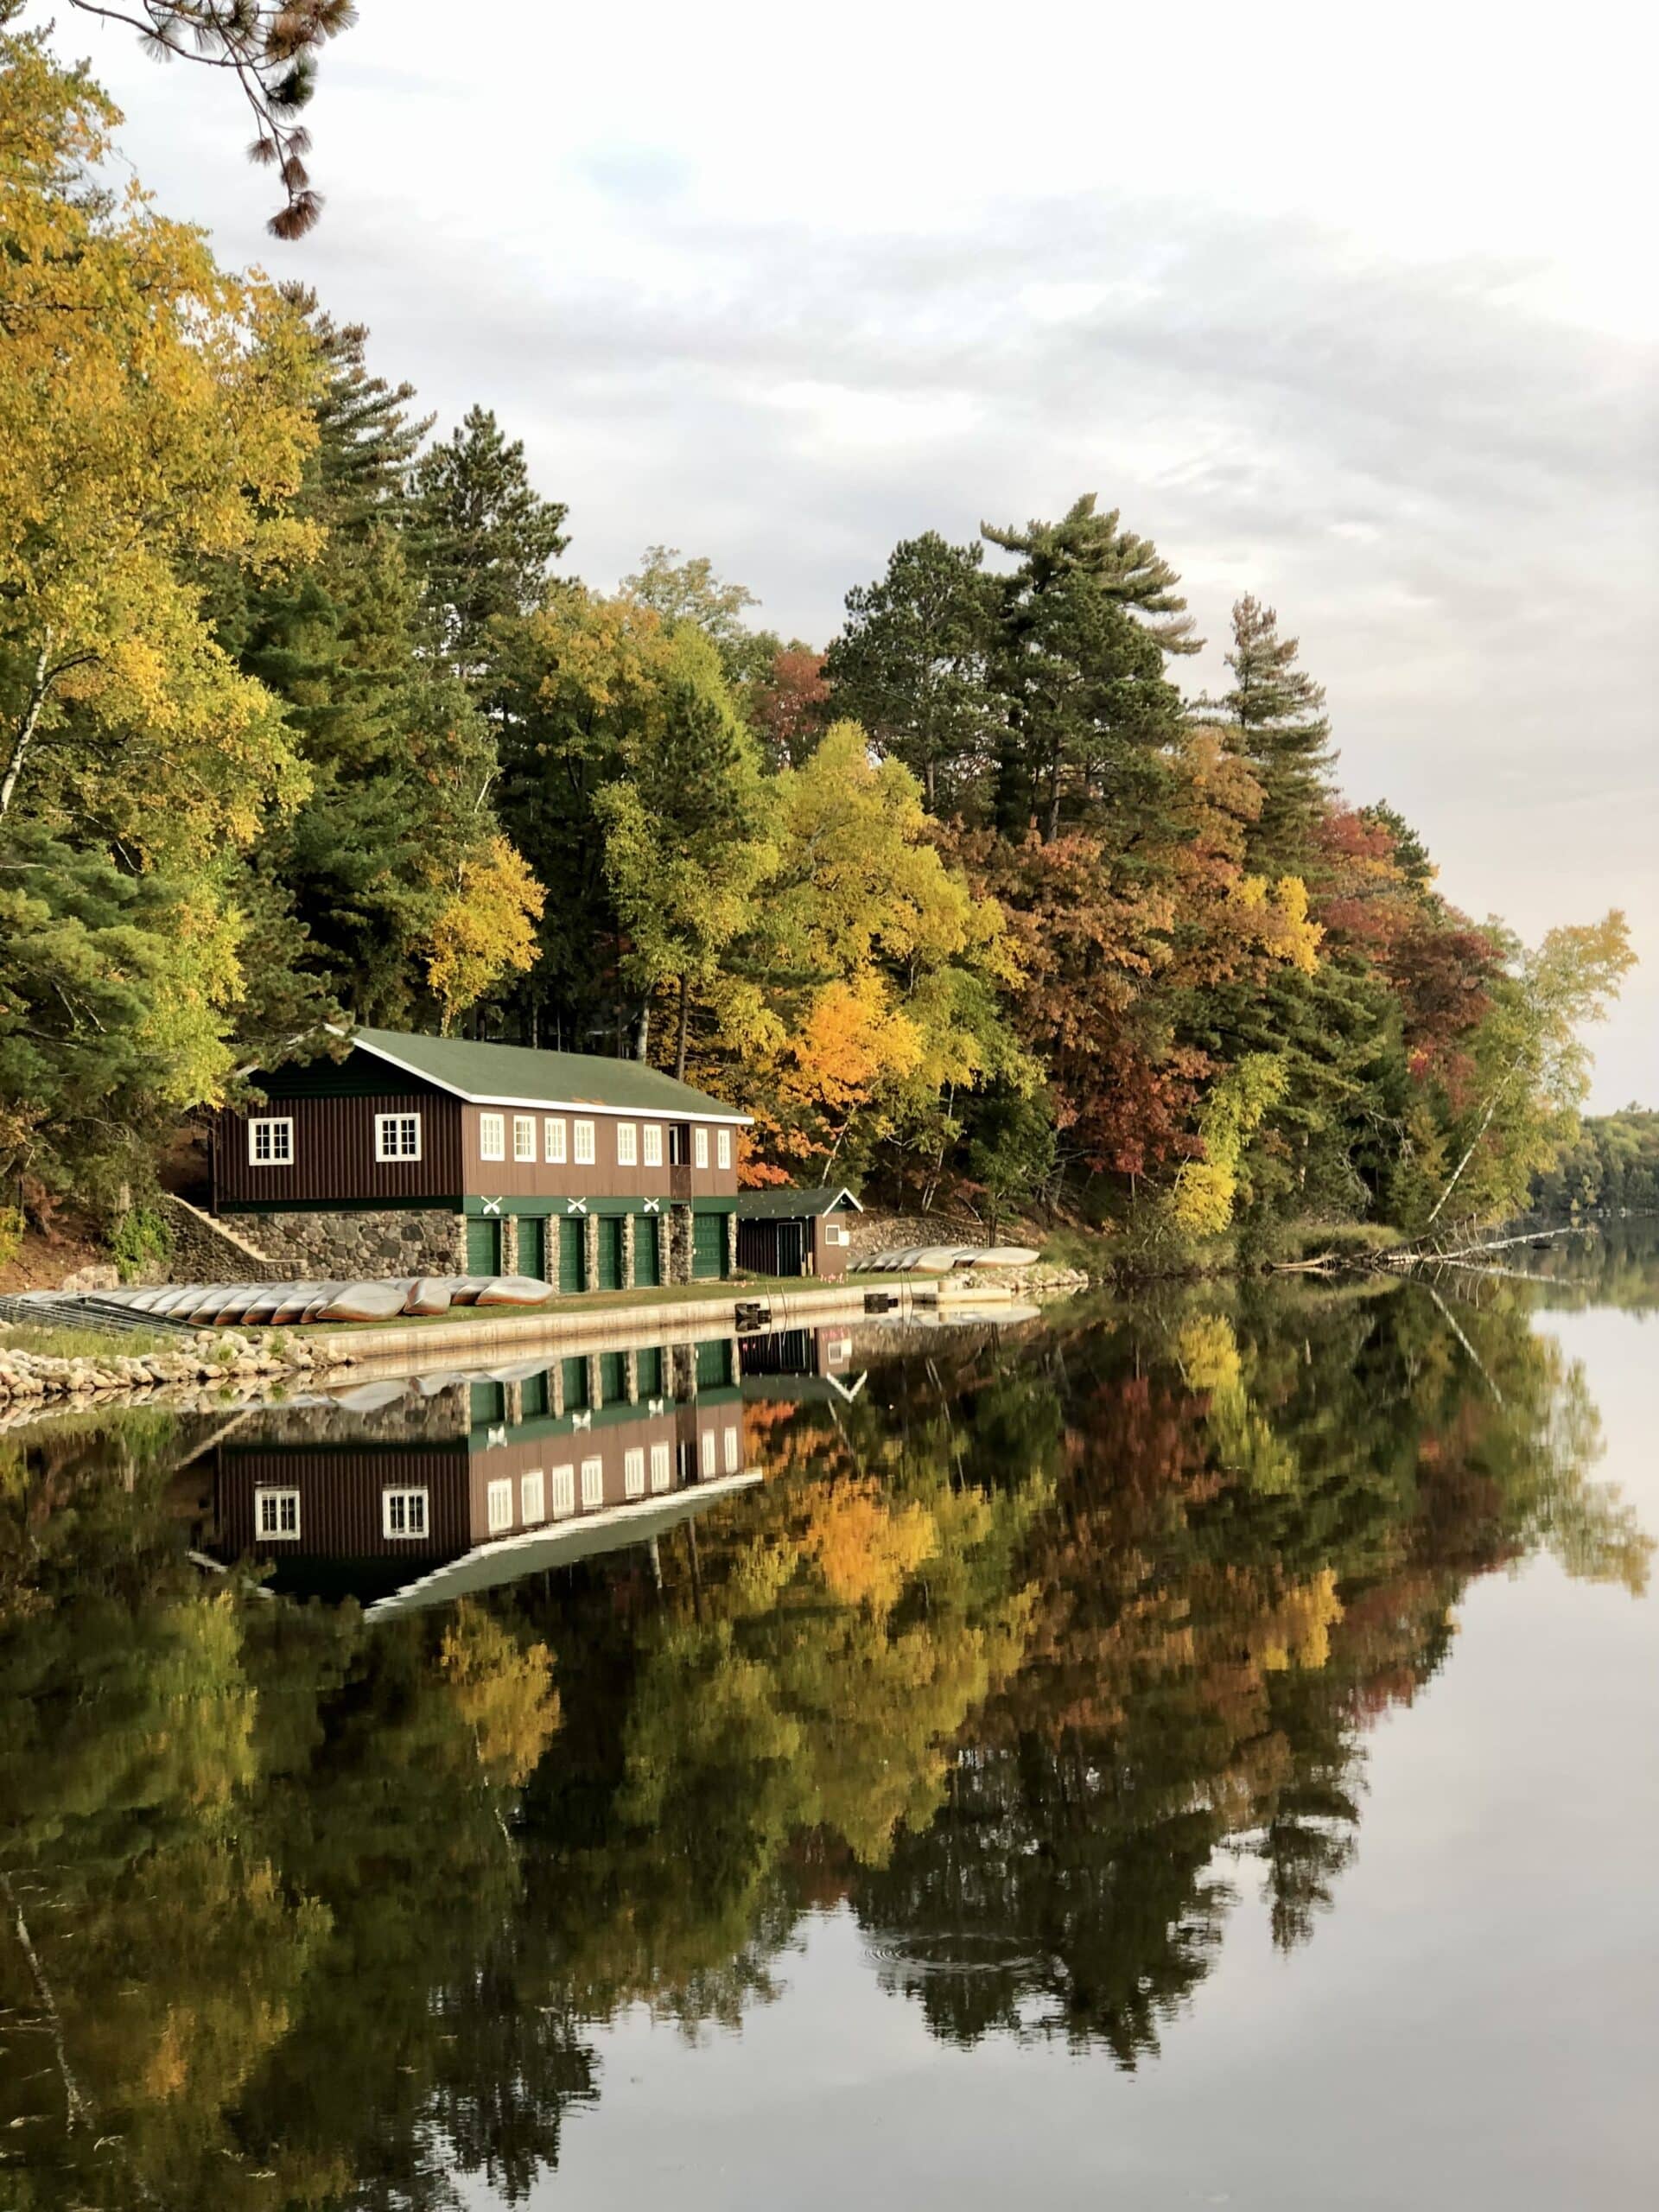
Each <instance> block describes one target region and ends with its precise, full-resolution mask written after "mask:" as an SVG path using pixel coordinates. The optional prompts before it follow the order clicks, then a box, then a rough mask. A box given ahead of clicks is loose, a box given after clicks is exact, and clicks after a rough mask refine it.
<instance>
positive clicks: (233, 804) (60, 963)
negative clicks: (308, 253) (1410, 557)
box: [0, 0, 1630, 1237]
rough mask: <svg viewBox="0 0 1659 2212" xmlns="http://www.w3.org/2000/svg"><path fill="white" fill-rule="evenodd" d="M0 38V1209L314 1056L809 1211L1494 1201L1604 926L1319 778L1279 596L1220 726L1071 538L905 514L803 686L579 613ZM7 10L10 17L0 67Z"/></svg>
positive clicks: (1106, 555) (465, 490)
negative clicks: (395, 1054)
mask: <svg viewBox="0 0 1659 2212" xmlns="http://www.w3.org/2000/svg"><path fill="white" fill-rule="evenodd" d="M15 18H16V7H15V6H12V5H10V4H7V0H0V227H3V233H4V240H5V248H6V250H5V252H4V254H3V255H0V331H3V346H0V412H3V416H4V420H5V423H6V439H5V443H4V450H3V453H0V1177H3V1178H4V1179H5V1180H6V1182H7V1184H8V1185H10V1186H14V1187H15V1186H16V1185H18V1184H19V1182H20V1181H21V1184H22V1191H23V1193H24V1196H25V1198H26V1199H27V1201H28V1202H29V1204H31V1205H34V1206H35V1207H36V1208H37V1209H38V1210H41V1211H49V1210H50V1207H51V1205H52V1204H53V1202H54V1198H61V1197H62V1196H64V1195H65V1194H71V1195H73V1197H75V1198H78V1199H79V1200H80V1201H81V1202H83V1203H85V1204H87V1205H92V1206H93V1207H94V1208H101V1209H105V1210H110V1209H115V1208H118V1207H119V1206H120V1205H123V1204H124V1203H126V1202H127V1200H128V1199H129V1198H130V1196H131V1195H132V1194H133V1193H135V1192H137V1193H139V1194H142V1192H143V1188H144V1186H145V1185H146V1184H147V1183H148V1182H149V1180H150V1179H152V1178H153V1175H154V1173H155V1162H156V1158H157V1155H158V1152H159V1151H160V1149H161V1148H162V1147H163V1146H164V1145H165V1144H166V1142H167V1141H168V1138H169V1136H170V1135H171V1134H172V1132H173V1131H174V1130H175V1128H176V1127H177V1124H178V1123H179V1122H180V1120H181V1118H182V1117H185V1116H188V1115H189V1114H190V1113H191V1112H192V1111H193V1110H194V1109H199V1108H201V1107H203V1106H205V1105H209V1104H212V1103H215V1102H217V1101H219V1100H221V1099H222V1098H224V1097H225V1096H227V1095H233V1094H234V1090H235V1085H236V1082H237V1073H236V1071H238V1068H243V1067H245V1066H248V1065H253V1064H257V1062H259V1061H260V1060H262V1059H264V1060H269V1059H270V1058H271V1057H273V1056H276V1055H283V1054H289V1055H292V1054H301V1055H303V1054H307V1053H312V1052H317V1051H320V1050H327V1049H330V1044H331V1040H330V1030H329V1025H330V1024H338V1023H340V1021H341V1020H346V1019H348V1018H356V1019H359V1020H365V1021H371V1022H375V1023H379V1024H383V1025H386V1026H390V1027H416V1028H445V1029H452V1030H453V1029H461V1030H463V1031H465V1032H467V1033H472V1034H476V1035H479V1036H484V1037H497V1038H503V1039H521V1040H524V1041H528V1042H531V1043H537V1044H541V1045H543V1046H560V1047H564V1048H569V1049H577V1050H582V1051H586V1052H617V1053H632V1054H638V1055H640V1056H643V1057H647V1058H651V1059H652V1060H653V1061H654V1062H656V1063H657V1064H658V1065H660V1066H663V1067H664V1068H666V1069H669V1070H670V1071H674V1072H678V1073H683V1074H684V1075H686V1076H687V1077H689V1078H690V1079H691V1080H693V1081H695V1082H696V1083H698V1084H702V1085H703V1086H704V1087H706V1088H708V1089H709V1090H712V1091H714V1092H715V1093H716V1094H717V1095H719V1096H721V1097H724V1098H727V1099H729V1100H730V1101H732V1102H733V1103H734V1104H736V1105H738V1106H740V1107H741V1108H742V1109H746V1110H747V1111H748V1112H750V1113H752V1114H753V1116H754V1117H755V1128H754V1133H753V1143H752V1144H751V1145H750V1146H749V1147H747V1154H746V1157H745V1159H744V1161H743V1171H744V1174H745V1178H746V1179H747V1180H748V1181H750V1182H764V1181H766V1180H768V1179H784V1178H791V1179H801V1180H806V1179H821V1178H823V1177H824V1176H827V1175H832V1174H833V1175H834V1176H836V1177H837V1178H842V1177H845V1178H848V1179H852V1180H854V1181H855V1182H859V1181H869V1182H871V1183H872V1184H873V1185H874V1186H876V1187H878V1188H885V1189H886V1190H887V1192H889V1193H890V1194H892V1195H893V1196H895V1197H901V1198H905V1199H906V1200H909V1201H914V1200H917V1199H920V1200H922V1201H925V1202H926V1201H932V1200H935V1199H938V1200H941V1201H944V1200H950V1201H956V1202H963V1203H967V1204H969V1205H973V1206H975V1207H976V1208H977V1209H978V1210H979V1211H981V1212H982V1214H984V1215H987V1216H988V1217H990V1218H991V1219H992V1220H993V1221H995V1218H996V1217H998V1216H999V1215H1001V1214H1002V1213H1005V1212H1007V1211H1017V1210H1020V1209H1026V1208H1030V1207H1033V1206H1036V1205H1048V1206H1052V1207H1056V1208H1058V1209H1059V1210H1061V1211H1066V1212H1069V1213H1070V1214H1071V1215H1073V1216H1074V1217H1080V1218H1083V1219H1085V1220H1087V1221H1090V1222H1093V1223H1112V1222H1116V1221H1121V1220H1122V1219H1125V1218H1129V1219H1132V1220H1135V1221H1136V1222H1138V1223H1146V1224H1153V1225H1155V1226H1157V1227H1158V1228H1160V1230H1163V1231H1167V1232H1169V1233H1172V1234H1178V1235H1180V1236H1191V1237H1207V1236H1214V1235H1217V1233H1219V1232H1221V1231H1223V1230H1227V1229H1229V1228H1230V1226H1234V1225H1236V1226H1238V1227H1241V1228H1245V1229H1249V1228H1251V1227H1253V1226H1257V1225H1261V1224H1272V1223H1274V1222H1277V1221H1281V1220H1287V1221H1293V1222H1314V1223H1323V1222H1332V1221H1344V1220H1350V1219H1355V1218H1366V1217H1370V1218H1374V1219H1377V1220H1381V1221H1383V1222H1387V1223H1389V1224H1396V1225H1398V1226H1399V1227H1401V1228H1402V1229H1405V1230H1421V1229H1422V1228H1424V1227H1426V1226H1427V1225H1429V1224H1431V1223H1433V1224H1436V1225H1438V1226H1444V1225H1447V1224H1451V1223H1452V1222H1457V1221H1467V1220H1478V1219H1485V1218H1492V1217H1499V1216H1502V1215H1504V1214H1506V1213H1510V1212H1512V1211H1516V1209H1517V1208H1518V1207H1519V1206H1520V1205H1522V1204H1523V1203H1524V1201H1525V1198H1526V1196H1527V1193H1528V1191H1529V1185H1530V1183H1531V1180H1532V1179H1533V1177H1534V1175H1535V1173H1539V1172H1541V1171H1542V1170H1544V1169H1545V1168H1547V1167H1548V1166H1549V1164H1550V1162H1551V1161H1552V1160H1553V1159H1554V1155H1555V1153H1556V1149H1557V1147H1559V1145H1560V1143H1561V1142H1562V1141H1564V1140H1565V1139H1566V1138H1567V1137H1568V1136H1570V1135H1571V1133H1572V1130H1573V1106H1574V1104H1575V1103H1576V1101H1577V1099H1578V1097H1579V1096H1580V1093H1581V1091H1582V1088H1583V1083H1584V1077H1585V1065H1586V1064H1585V1058H1584V1054H1583V1052H1582V1049H1581V1047H1580V1044H1579V1042H1578V1025H1579V1024H1580V1022H1582V1021H1583V1020H1586V1019H1587V1018H1590V1017H1592V1016H1593V1015H1594V1014H1597V1013H1598V1012H1599V1011H1601V1010H1602V1009H1603V1007H1605V1004H1606V1002H1607V1001H1608V998H1609V996H1610V995H1611V993H1612V992H1613V991H1614V990H1615V989H1616V988H1617V986H1618V980H1619V978H1620V976H1621V975H1622V973H1623V971H1624V968H1625V967H1626V966H1627V965H1628V963H1629V960H1630V953H1629V949H1628V944H1627V941H1626V937H1625V932H1624V924H1623V921H1622V918H1620V917H1619V916H1618V914H1617V913H1615V914H1611V915H1609V916H1608V917H1607V918H1605V919H1604V920H1602V921H1599V922H1597V923H1593V924H1591V925H1585V926H1580V927H1572V928H1562V929H1558V930H1555V931H1552V932H1551V933H1550V934H1549V935H1548V937H1547V938H1545V939H1544V941H1543V942H1542V944H1541V945H1539V946H1537V947H1536V948H1535V949H1532V950H1529V949H1527V948H1525V947H1523V946H1522V944H1519V943H1518V942H1517V941H1516V939H1515V938H1513V937H1512V936H1511V935H1510V933H1509V932H1508V931H1506V930H1505V929H1504V928H1503V926H1502V925H1499V924H1497V923H1496V922H1491V921H1486V922H1482V923H1479V924H1477V923H1475V922H1473V921H1471V919H1470V918H1467V917H1466V916H1465V915H1464V914H1462V913H1461V912H1459V910H1458V909H1457V907H1456V906H1454V905H1452V903H1451V902H1450V900H1449V899H1447V897H1446V894H1445V893H1443V891H1442V890H1441V889H1440V886H1439V884H1438V882H1437V880H1436V876H1435V871H1434V868H1433V864H1432V862H1431V861H1430V859H1429V856H1428V855H1427V852H1426V850H1425V849H1424V847H1423V844H1422V843H1421V840H1420V839H1419V837H1418V836H1417V835H1416V834H1415V833H1414V830H1413V829H1412V828H1411V827H1410V825H1409V824H1408V823H1406V822H1405V821H1403V820H1402V818H1401V817H1400V816H1399V815H1398V814H1397V813H1395V811H1394V810H1392V809H1390V808H1389V807H1388V806H1387V805H1383V804H1352V803H1351V802H1350V801H1349V800H1348V799H1347V798H1344V797H1343V796H1342V794H1341V793H1340V792H1339V791H1338V787H1337V785H1336V783H1335V780H1334V764H1335V759H1336V753H1335V747H1334V743H1333V739H1332V729H1331V727H1330V722H1329V720H1328V717H1327V715H1326V713H1325V702H1324V696H1323V693H1322V691H1321V690H1320V688H1319V684H1318V683H1316V682H1315V681H1314V679H1313V677H1312V676H1311V675H1310V674H1309V673H1308V672H1306V671H1305V670H1304V669H1303V668H1302V667H1301V665H1300V660H1299V657H1298V651H1297V646H1296V644H1295V641H1294V639H1291V638H1290V637H1288V636H1287V635H1286V634H1285V633H1284V632H1283V631H1282V630H1281V626H1280V624H1279V622H1278V619H1277V617H1276V615H1275V613H1274V611H1273V610H1272V609H1271V608H1269V607H1266V606H1264V605H1262V604H1261V603H1260V602H1259V601H1257V600H1255V598H1253V597H1249V596H1247V597H1245V598H1243V599H1242V600H1240V601H1239V602H1238V604H1237V605H1236V607H1235V608H1234V609H1233V612H1232V627H1231V638H1230V646H1229V650H1228V652H1227V656H1226V661H1227V666H1228V669H1229V671H1230V677H1229V681H1228V683H1227V684H1226V686H1225V687H1224V689H1222V690H1220V691H1219V693H1218V695H1217V696H1195V695H1194V693H1193V691H1192V688H1191V687H1190V686H1186V685H1184V684H1183V682H1182V676H1183V672H1184V671H1187V670H1189V669H1190V666H1191V660H1190V657H1191V656H1192V653H1194V652H1196V651H1197V650H1198V646H1199V643H1200V640H1199V639H1198V635H1197V633H1196V631H1195V627H1194V618H1193V616H1192V613H1191V611H1190V610H1189V608H1188V607H1187V605H1186V602H1185V597H1184V595H1183V593H1182V590H1181V587H1180V580H1179V575H1177V573H1176V571H1175V569H1173V566H1172V565H1171V563H1170V562H1169V560H1168V559H1167V558H1166V556H1164V555H1163V554H1162V553H1161V552H1160V550H1158V548H1157V547H1156V546H1155V545H1154V543H1152V542H1151V541H1150V540H1149V539H1147V538H1146V537H1141V536H1139V535H1137V534H1136V531H1135V529H1134V528H1133V527H1132V526H1131V525H1130V524H1128V523H1126V522H1124V521H1123V520H1122V518H1121V517H1120V516H1119V515H1118V514H1117V513H1116V512H1108V511H1106V510H1104V509H1103V508H1102V507H1101V506H1099V505H1097V503H1096V500H1095V499H1094V498H1092V497H1084V498H1081V499H1077V501H1076V502H1075V503H1074V504H1073V505H1071V508H1070V509H1069V510H1068V511H1067V512H1065V513H1064V514H1063V515H1061V516H1059V517H1058V518H1055V519H1051V520H1039V521H1033V522H1030V523H1027V524H1020V525H1010V526H1007V527H1002V526H1000V525H997V524H987V525H986V526H985V527H984V529H983V530H982V534H981V535H980V536H979V537H976V538H975V539H973V540H972V541H971V542H969V543H950V541H949V540H948V539H947V538H946V537H943V536H941V535H939V534H938V533H936V532H933V531H925V532H924V533H923V534H921V535H920V536H918V537H914V538H912V539H909V540H906V542H905V543H901V544H900V545H899V546H897V547H896V548H895V549H894V550H893V553H892V555H891V556H890V558H889V559H888V561H887V565H886V568H885V569H884V571H883V573H882V574H881V575H880V576H878V577H877V578H875V579H874V581H872V582H868V583H866V584H861V585H859V586H857V587H856V588H854V589H852V590H850V591H849V594H848V595H847V601H846V617H845V621H844V624H843V626H842V629H841V631H840V632H839V634H838V635H836V637H835V638H834V639H831V640H830V641H829V643H828V645H827V648H826V649H825V650H823V651H820V650H818V649H817V647H816V646H815V645H809V644H807V643H805V642H804V641H802V640H799V639H783V638H780V637H779V636H776V635H774V634H772V633H771V632H766V631H765V630H762V629H760V628H757V627H756V626H753V623H752V622H751V620H749V616H750V613H751V611H752V609H753V607H754V606H755V605H756V602H755V601H753V599H752V597H751V595H750V594H749V593H748V592H747V591H746V590H745V589H743V588H741V586H737V585H734V584H732V583H729V582H723V581H722V580H721V577H720V576H719V575H717V574H716V573H715V570H714V568H713V567H712V565H711V563H709V560H708V559H707V558H705V557H702V556H694V557H682V556H681V555H680V554H679V553H678V552H677V551H676V550H674V549H671V548H668V547H665V546H660V545H659V546H655V547H652V548H651V549H649V550H648V551H647V553H646V556H645V558H644V560H643V561H642V563H641V565H640V567H639V570H638V571H637V573H636V574H634V575H632V576H630V577H628V578H627V579H626V580H625V581H624V582H623V583H622V584H621V585H620V587H619V588H617V589H616V590H614V591H610V592H607V591H603V590H601V589H598V588H594V587H593V586H591V585H588V584H587V583H584V582H582V581H580V580H579V579H578V578H577V577H576V576H575V575H574V574H572V573H570V572H569V569H568V567H560V566H559V565H558V564H560V563H563V562H565V561H566V556H567V555H568V553H569V549H570V546H571V544H572V543H573V541H574V525H573V524H572V523H571V521H570V518H569V517H568V516H567V513H566V510H565V507H564V505H563V504H562V503H561V502H560V501H559V500H558V499H557V498H556V497H555V496H553V493H554V492H555V491H556V487H548V488H546V489H543V488H539V487H537V486H535V485H534V484H533V483H532V482H531V478H530V474H529V471H528V469H527V467H526V462H525V457H524V450H523V448H522V445H521V444H520V443H519V442H517V441H516V440H514V439H513V438H512V435H510V431H511V426H510V425H509V426H507V427H506V428H505V429H504V428H503V427H502V426H501V425H500V424H499V423H497V421H496V419H495V417H494V416H493V414H492V413H491V412H490V411H489V410H487V409H486V408H483V407H475V408H474V409H473V410H471V411H469V412H468V413H467V416H466V417H465V419H464V420H463V421H462V422H461V423H460V424H459V426H457V427H454V428H453V429H450V430H448V434H447V435H438V434H437V432H436V429H435V424H434V422H433V419H432V418H431V417H430V416H425V415H423V414H422V413H421V411H420V409H419V404H418V401H417V399H416V395H415V393H414V391H412V389H411V388H410V386H409V385H406V384H393V383H390V382H388V381H387V380H385V378H381V377H380V376H378V375H376V374H375V373H374V372H372V370H371V368H370V367H369V365H368V360H367V353H366V334H365V331H364V330H363V329H362V328H360V327H358V326H355V325H353V324H349V323H346V322H341V321H336V320H335V319H334V316H333V315H330V314H329V313H327V312H326V311H325V310H324V309H323V308H321V307H320V306H319V305H318V303H317V302H315V299H313V298H311V297H310V296H308V295H306V294H305V293H303V292H302V291H300V290H298V289H295V288H292V287H286V288H284V287H277V286H273V285H272V284H270V283H267V282H266V281H264V279H263V278H260V277H240V276H236V275H232V274H231V273H228V272H226V271H225V270H221V269H220V268H219V266H218V265H217V264H216V263H215V261H214V259H213V255H212V253H211V252H210V251H209V248H208V245H207V241H206V239H205V238H204V237H203V236H202V234H201V233H200V232H198V231H196V230H193V229H191V228H189V227H188V226H182V225H180V224H178V223H175V222H173V221H170V220H169V219H167V218H166V217H165V216H164V215H163V214H162V213H160V212H158V211H157V210H156V207H154V206H153V205H152V204H151V203H150V202H149V200H147V199H146V198H144V197H143V195H142V194H141V193H140V192H139V191H138V189H137V187H136V186H132V185H130V184H127V183H124V182H123V181H121V172H120V171H119V170H118V168H116V167H115V166H113V165H112V164H111V162H110V160H109V158H108V157H109V155H110V153H111V132H112V131H113V130H114V128H115V126H116V124H117V123H118V117H117V116H116V114H115V112H114V111H113V110H112V109H111V106H110V105H109V103H108V101H107V100H106V99H105V98H104V96H103V95H102V94H101V93H100V92H99V90H98V89H97V87H96V86H94V85H92V83H91V82H90V81H88V80H87V79H86V77H85V76H84V75H82V74H81V73H78V72H74V71H71V70H67V69H66V68H64V67H61V66H60V64H59V63H58V62H57V61H56V60H54V57H53V54H52V52H51V50H50V48H48V46H47V45H46V44H45V43H43V42H42V41H41V39H39V38H36V37H32V36H28V35H23V34H22V33H21V32H20V31H19V30H17V29H16V22H15ZM8 25H10V26H11V28H10V29H8V28H7V27H8Z"/></svg>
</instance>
